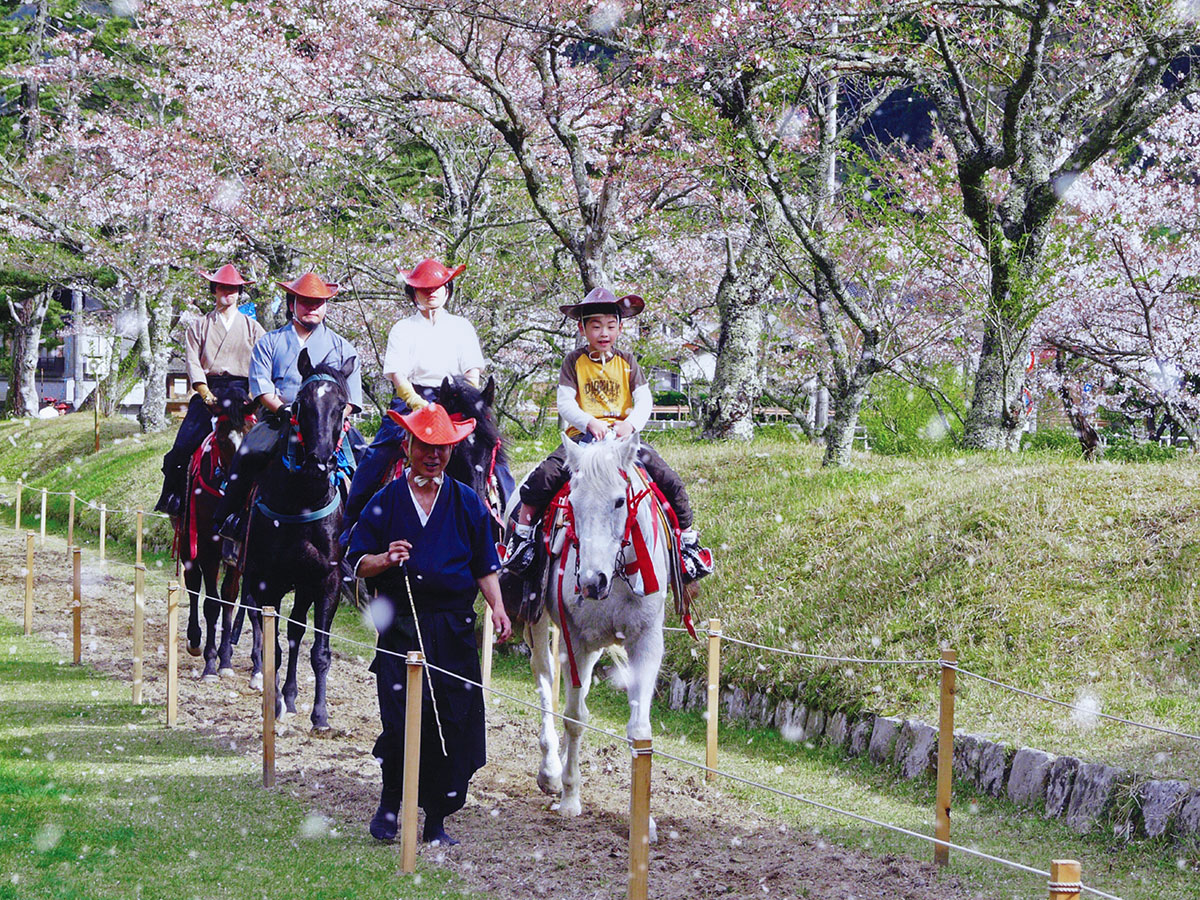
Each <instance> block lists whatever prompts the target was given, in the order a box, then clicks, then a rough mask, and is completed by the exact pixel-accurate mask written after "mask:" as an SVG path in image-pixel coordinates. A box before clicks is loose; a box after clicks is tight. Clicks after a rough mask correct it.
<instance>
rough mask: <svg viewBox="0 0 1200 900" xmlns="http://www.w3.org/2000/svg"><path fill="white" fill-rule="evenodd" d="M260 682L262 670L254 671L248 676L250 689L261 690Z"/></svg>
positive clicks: (261, 680) (261, 681)
mask: <svg viewBox="0 0 1200 900" xmlns="http://www.w3.org/2000/svg"><path fill="white" fill-rule="evenodd" d="M262 683H263V677H262V672H255V673H254V674H253V675H251V676H250V690H252V691H261V690H262Z"/></svg>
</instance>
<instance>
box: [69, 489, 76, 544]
mask: <svg viewBox="0 0 1200 900" xmlns="http://www.w3.org/2000/svg"><path fill="white" fill-rule="evenodd" d="M74 546H75V492H74V491H71V500H70V505H69V507H68V510H67V549H68V550H70V548H71V547H74Z"/></svg>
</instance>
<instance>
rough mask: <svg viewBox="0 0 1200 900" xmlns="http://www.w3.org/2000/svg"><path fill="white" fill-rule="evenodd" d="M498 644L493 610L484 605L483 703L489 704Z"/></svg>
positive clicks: (481, 661)
mask: <svg viewBox="0 0 1200 900" xmlns="http://www.w3.org/2000/svg"><path fill="white" fill-rule="evenodd" d="M495 643H496V626H495V625H493V624H492V610H491V608H490V607H489V606H488V605H487V604H486V603H485V604H483V651H482V653H483V658H482V659H481V660H480V663H481V667H482V670H483V688H484V690H483V703H484V705H485V706H486V705H487V703H488V693H487V689H488V688H490V687H491V686H492V648H493V646H494V645H495Z"/></svg>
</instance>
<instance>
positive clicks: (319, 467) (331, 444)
mask: <svg viewBox="0 0 1200 900" xmlns="http://www.w3.org/2000/svg"><path fill="white" fill-rule="evenodd" d="M296 365H297V367H298V368H299V370H300V377H301V379H303V380H302V381H301V383H300V390H299V391H298V392H297V393H296V399H295V401H293V403H292V418H293V419H294V420H295V422H296V428H297V430H298V431H299V435H300V443H301V444H302V445H303V448H304V460H303V464H302V466H301V471H303V472H305V473H307V474H310V475H316V474H320V475H324V476H328V475H329V474H330V473H331V472H333V470H334V468H335V467H336V466H337V462H336V460H335V456H336V455H337V451H338V447H339V446H341V443H342V435H343V433H344V423H345V420H346V404H347V403H348V402H349V399H350V392H349V391H348V390H347V388H346V382H347V380H348V379H349V378H350V375H351V373H352V372H353V371H354V361H353V360H348V361H347V362H346V363H345V364H344V365H343V366H342V368H340V369H337V368H334V367H333V366H330V365H326V364H325V363H321V364H320V365H318V366H314V365H313V364H312V360H311V359H309V356H308V348H305V349H303V350H301V351H300V358H299V359H298V360H297V361H296Z"/></svg>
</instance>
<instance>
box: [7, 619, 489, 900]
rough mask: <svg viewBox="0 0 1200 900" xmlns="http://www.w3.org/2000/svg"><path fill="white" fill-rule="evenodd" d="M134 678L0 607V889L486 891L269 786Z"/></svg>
mask: <svg viewBox="0 0 1200 900" xmlns="http://www.w3.org/2000/svg"><path fill="white" fill-rule="evenodd" d="M127 698H128V687H127V685H125V684H123V683H120V682H117V681H115V680H113V679H110V678H105V677H100V676H98V675H96V674H94V673H93V672H91V671H90V670H89V669H88V668H87V667H75V666H70V665H64V664H63V661H62V660H61V658H60V654H59V653H57V652H56V651H54V650H53V649H52V648H50V647H49V646H48V645H46V644H45V643H43V642H41V641H39V640H36V639H31V638H25V637H23V636H21V635H20V628H19V626H18V625H16V624H15V623H13V622H9V621H5V620H0V709H3V716H0V898H3V900H33V898H53V900H73V898H81V900H82V898H87V900H101V898H114V900H118V898H119V900H127V898H132V897H141V898H145V900H151V898H163V900H178V898H181V897H188V898H191V897H201V898H205V900H209V898H213V900H215V898H230V900H243V898H249V897H255V898H257V897H270V898H272V900H287V898H296V900H302V898H303V900H314V898H327V900H334V898H347V900H349V898H358V900H370V898H380V900H384V898H386V900H394V898H395V897H396V896H397V895H398V894H402V895H403V896H404V897H406V898H426V897H429V898H432V897H449V898H463V900H465V898H467V897H481V896H482V895H479V894H474V893H472V894H468V893H466V892H463V891H461V890H460V889H458V888H457V887H456V886H455V883H454V878H453V877H452V875H451V874H450V873H449V872H447V871H446V870H445V869H440V868H437V867H434V866H425V865H423V864H420V863H419V864H418V872H417V875H416V876H402V875H400V873H399V872H398V868H399V858H398V855H397V854H396V853H395V852H383V850H382V849H381V848H380V847H379V846H378V845H377V844H376V843H375V841H373V839H372V838H371V837H370V836H368V834H367V832H366V829H364V828H361V827H356V828H352V829H344V831H343V830H340V829H339V828H337V827H336V825H334V824H331V822H330V821H329V820H328V819H326V818H325V817H323V816H322V815H321V812H320V811H319V810H316V809H306V808H304V807H303V806H302V805H301V804H300V803H299V801H297V800H295V799H293V798H292V797H290V796H289V795H287V794H286V793H284V792H281V791H267V790H263V789H262V788H261V787H260V778H261V770H260V768H259V765H260V763H259V761H258V760H257V758H256V757H254V756H253V755H252V754H250V755H246V754H243V753H242V752H235V751H232V750H222V749H221V748H220V747H219V746H218V745H217V744H216V743H215V742H214V741H213V740H212V738H210V737H205V736H201V735H195V734H191V733H189V732H187V731H182V730H168V729H165V728H163V727H162V726H161V725H160V724H159V723H158V716H157V711H156V710H151V709H149V708H148V707H137V706H134V705H132V704H131V703H129V702H128V699H127Z"/></svg>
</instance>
